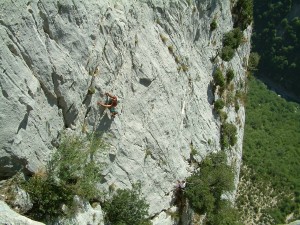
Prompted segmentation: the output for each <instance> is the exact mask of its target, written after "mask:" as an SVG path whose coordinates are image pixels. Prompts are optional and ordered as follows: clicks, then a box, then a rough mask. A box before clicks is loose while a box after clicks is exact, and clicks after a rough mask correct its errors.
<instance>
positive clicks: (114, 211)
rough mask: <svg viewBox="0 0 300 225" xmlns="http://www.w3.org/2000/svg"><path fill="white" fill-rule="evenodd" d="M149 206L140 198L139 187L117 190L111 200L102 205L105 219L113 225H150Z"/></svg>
mask: <svg viewBox="0 0 300 225" xmlns="http://www.w3.org/2000/svg"><path fill="white" fill-rule="evenodd" d="M148 208H149V205H148V204H147V203H146V201H145V199H143V198H140V186H139V184H138V185H135V186H134V188H133V189H132V190H126V189H125V190H121V189H118V190H117V191H116V193H115V195H114V196H113V197H112V199H110V200H108V201H107V202H105V203H104V205H103V209H104V211H105V219H106V221H107V222H109V223H111V224H115V225H151V224H152V223H151V222H150V220H149V219H146V217H147V216H148Z"/></svg>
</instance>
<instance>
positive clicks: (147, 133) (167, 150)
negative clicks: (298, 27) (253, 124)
mask: <svg viewBox="0 0 300 225" xmlns="http://www.w3.org/2000/svg"><path fill="white" fill-rule="evenodd" d="M189 3H190V4H189ZM230 4H231V1H229V0H226V1H225V0H207V1H193V0H192V1H183V0H139V1H137V0H133V1H126V0H119V1H117V0H113V1H112V0H101V1H99V0H91V1H79V0H74V1H69V0H65V1H54V0H42V1H38V0H32V1H25V0H19V1H8V0H4V1H1V3H0V39H1V41H0V59H1V60H0V89H1V92H0V132H1V135H0V161H1V163H0V177H1V178H7V177H10V176H12V175H14V174H15V173H16V172H17V171H20V170H21V171H23V172H24V173H27V174H32V173H35V172H37V171H38V170H39V169H40V168H42V167H44V166H45V164H46V162H47V161H48V160H49V157H50V156H51V153H52V152H54V151H55V150H56V147H57V144H58V142H57V139H58V137H59V135H60V133H61V132H62V131H63V130H64V129H66V128H70V129H72V130H73V131H74V132H76V133H80V132H82V131H83V132H93V131H99V132H102V133H103V135H102V137H103V138H104V139H105V140H106V141H107V142H108V143H109V144H110V146H111V148H110V151H109V155H107V157H106V158H101V159H100V158H99V159H98V160H99V161H105V162H107V163H108V166H107V167H106V169H105V171H104V173H103V175H104V179H103V181H101V183H100V184H99V188H102V189H104V190H108V188H109V186H110V185H115V186H116V187H117V188H131V187H132V184H133V183H136V182H138V181H141V184H142V193H143V195H144V196H145V197H146V200H147V201H148V203H149V204H150V209H149V213H150V215H151V216H154V215H157V217H155V216H154V219H153V221H154V224H171V223H172V222H171V218H170V216H168V215H166V214H165V213H164V210H167V209H169V208H171V207H172V204H171V202H172V198H173V197H172V190H173V186H174V184H175V182H176V180H177V179H184V178H186V177H188V176H189V175H190V174H191V172H192V171H193V169H194V167H193V164H192V163H191V161H193V160H194V161H198V162H200V161H201V160H202V159H203V158H205V157H206V155H208V154H209V153H211V152H216V151H219V150H220V144H219V142H220V120H219V118H218V117H217V116H216V114H215V112H214V111H213V102H214V100H215V93H214V92H213V88H212V85H211V83H212V80H213V77H212V74H213V71H214V70H215V68H216V67H220V68H222V69H223V71H226V69H227V68H232V69H233V70H234V71H235V74H236V76H235V78H234V81H233V82H234V85H235V88H236V89H238V88H239V89H241V90H242V91H244V89H243V88H244V87H245V85H244V82H245V78H246V75H245V71H246V70H245V65H244V62H246V61H247V58H248V55H249V52H250V42H249V41H247V42H245V43H243V44H242V45H241V46H240V47H239V48H238V49H237V52H236V54H235V56H234V58H233V59H232V60H231V61H230V62H223V61H222V60H221V59H220V58H219V57H217V56H216V55H217V52H218V51H219V50H220V48H221V47H222V37H223V34H224V33H225V32H227V31H229V30H231V29H232V27H233V22H232V16H231V12H230V9H231V8H230V7H231V5H230ZM213 18H216V21H217V23H218V27H217V29H216V30H214V31H210V23H211V21H212V20H213ZM250 35H251V27H249V28H248V29H247V30H245V31H244V36H245V40H249V39H250ZM213 58H215V60H214V61H213V60H212V59H213ZM245 60H246V61H245ZM89 88H93V89H94V90H95V93H93V92H91V91H89ZM106 91H108V92H111V93H113V94H115V95H117V96H118V98H119V100H120V103H119V105H118V107H117V108H118V112H119V114H118V116H117V117H116V118H115V119H112V118H111V117H110V115H109V112H108V111H107V110H104V109H103V108H100V107H99V106H98V105H97V104H96V103H97V101H99V100H100V101H104V97H103V94H104V93H105V92H106ZM226 111H227V113H228V115H229V117H228V121H230V122H232V123H235V124H237V127H238V141H237V144H236V145H235V146H234V147H233V148H232V151H230V152H231V154H230V155H229V159H230V161H231V162H232V163H235V164H236V168H237V171H236V174H237V176H236V177H237V179H236V181H238V173H239V165H240V162H241V155H242V139H243V129H244V119H245V116H244V114H245V113H244V107H243V105H242V104H240V107H239V110H238V111H236V110H235V108H234V107H233V106H229V107H227V109H226ZM191 145H192V146H193V147H194V148H195V149H196V151H197V152H196V154H195V155H193V160H191ZM233 198H234V197H233ZM160 212H162V213H163V214H160ZM157 218H164V219H163V220H164V221H165V222H160V219H157ZM167 221H168V222H167Z"/></svg>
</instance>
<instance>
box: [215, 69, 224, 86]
mask: <svg viewBox="0 0 300 225" xmlns="http://www.w3.org/2000/svg"><path fill="white" fill-rule="evenodd" d="M213 76H214V83H215V85H218V86H220V87H221V88H223V87H224V86H225V79H224V76H223V74H222V71H221V70H220V69H219V68H217V69H216V71H215V72H214V74H213Z"/></svg>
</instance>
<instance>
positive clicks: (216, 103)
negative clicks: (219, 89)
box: [214, 99, 225, 112]
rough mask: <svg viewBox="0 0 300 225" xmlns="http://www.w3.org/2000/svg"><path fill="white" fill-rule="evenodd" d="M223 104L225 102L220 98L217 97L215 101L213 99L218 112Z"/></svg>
mask: <svg viewBox="0 0 300 225" xmlns="http://www.w3.org/2000/svg"><path fill="white" fill-rule="evenodd" d="M224 106H225V103H224V101H223V100H222V99H218V100H217V101H215V103H214V109H215V110H216V111H217V112H219V111H220V110H221V109H223V107H224Z"/></svg>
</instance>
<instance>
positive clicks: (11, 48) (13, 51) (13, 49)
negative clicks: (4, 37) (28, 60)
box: [7, 44, 19, 56]
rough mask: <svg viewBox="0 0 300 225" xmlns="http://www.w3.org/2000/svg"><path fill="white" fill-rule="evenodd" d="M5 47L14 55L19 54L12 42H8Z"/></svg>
mask: <svg viewBox="0 0 300 225" xmlns="http://www.w3.org/2000/svg"><path fill="white" fill-rule="evenodd" d="M7 47H8V49H9V51H11V53H13V54H14V55H15V56H19V53H18V50H17V49H16V47H15V46H14V45H13V44H8V45H7Z"/></svg>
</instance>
